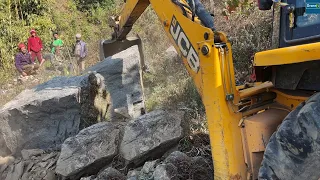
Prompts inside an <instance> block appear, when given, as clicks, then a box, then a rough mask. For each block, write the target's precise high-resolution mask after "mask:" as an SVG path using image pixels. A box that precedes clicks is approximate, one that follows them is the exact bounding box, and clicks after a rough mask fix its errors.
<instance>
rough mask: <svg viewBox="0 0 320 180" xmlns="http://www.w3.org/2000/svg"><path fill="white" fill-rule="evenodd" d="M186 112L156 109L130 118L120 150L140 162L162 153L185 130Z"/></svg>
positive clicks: (122, 153) (171, 145)
mask: <svg viewBox="0 0 320 180" xmlns="http://www.w3.org/2000/svg"><path fill="white" fill-rule="evenodd" d="M185 128H186V123H185V122H184V113H183V112H182V111H179V112H169V111H165V110H156V111H153V112H150V113H147V114H145V115H143V116H140V117H138V118H136V119H134V120H132V121H130V122H129V123H128V124H127V126H126V127H125V132H124V135H123V139H122V142H121V145H120V154H121V155H122V157H123V158H124V159H125V160H127V161H128V162H129V163H131V162H133V163H134V164H136V165H138V164H140V163H142V162H144V161H145V160H147V159H149V158H157V157H159V156H162V155H163V154H164V153H165V152H166V151H167V150H169V149H170V148H172V147H173V146H175V145H176V144H177V142H178V141H179V140H180V139H181V138H182V137H183V136H184V134H185Z"/></svg>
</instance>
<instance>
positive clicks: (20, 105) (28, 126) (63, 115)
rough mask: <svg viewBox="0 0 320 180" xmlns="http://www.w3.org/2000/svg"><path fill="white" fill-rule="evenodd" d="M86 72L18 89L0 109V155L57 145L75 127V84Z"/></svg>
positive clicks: (73, 132) (77, 119)
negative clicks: (15, 94)
mask: <svg viewBox="0 0 320 180" xmlns="http://www.w3.org/2000/svg"><path fill="white" fill-rule="evenodd" d="M84 78H86V76H80V77H72V78H67V77H57V78H54V79H52V80H51V81H48V82H46V83H44V84H41V85H38V86H36V87H35V88H33V89H27V90H24V91H23V92H21V93H20V94H19V95H18V96H17V97H15V98H14V99H13V100H12V101H10V102H8V103H7V104H5V105H4V106H3V107H2V108H1V109H0V124H1V126H0V155H2V156H4V155H8V154H11V153H12V154H16V153H20V151H21V150H22V149H36V148H39V149H48V148H58V147H59V146H60V145H61V144H62V143H63V141H64V140H65V139H66V138H68V137H70V136H73V135H76V134H77V133H78V130H79V123H80V104H79V101H78V99H79V98H78V97H79V94H80V93H79V92H80V91H79V87H80V83H81V81H82V80H83V79H84Z"/></svg>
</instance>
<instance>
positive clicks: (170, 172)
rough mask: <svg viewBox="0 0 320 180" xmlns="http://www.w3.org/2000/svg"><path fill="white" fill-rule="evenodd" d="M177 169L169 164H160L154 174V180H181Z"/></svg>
mask: <svg viewBox="0 0 320 180" xmlns="http://www.w3.org/2000/svg"><path fill="white" fill-rule="evenodd" d="M177 175H178V170H177V168H176V167H175V166H174V165H173V164H171V163H169V164H160V165H158V166H157V167H156V170H155V171H154V173H153V178H154V180H179V177H178V176H177Z"/></svg>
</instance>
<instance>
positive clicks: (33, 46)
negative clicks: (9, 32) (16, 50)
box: [28, 29, 44, 66]
mask: <svg viewBox="0 0 320 180" xmlns="http://www.w3.org/2000/svg"><path fill="white" fill-rule="evenodd" d="M30 34H31V36H30V37H29V39H28V51H29V53H30V54H31V61H32V63H34V61H35V58H36V57H37V59H38V61H39V63H40V66H41V65H42V64H43V62H44V59H43V58H42V54H41V51H42V48H43V46H42V41H41V39H40V37H38V36H36V31H35V30H34V29H32V30H31V31H30Z"/></svg>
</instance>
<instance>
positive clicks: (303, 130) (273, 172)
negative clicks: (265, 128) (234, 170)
mask: <svg viewBox="0 0 320 180" xmlns="http://www.w3.org/2000/svg"><path fill="white" fill-rule="evenodd" d="M319 178H320V93H317V94H315V95H313V96H311V97H310V98H309V99H308V100H307V101H305V102H303V103H301V104H300V105H299V106H298V107H297V108H296V109H295V110H293V111H292V112H291V113H289V114H288V116H287V117H286V118H285V119H284V121H283V122H282V124H281V125H280V126H279V128H278V130H277V131H276V132H275V133H273V135H272V136H271V138H270V140H269V143H268V144H267V147H266V150H265V153H264V157H263V161H262V164H261V167H260V170H259V180H262V179H263V180H276V179H280V180H318V179H319Z"/></svg>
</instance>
